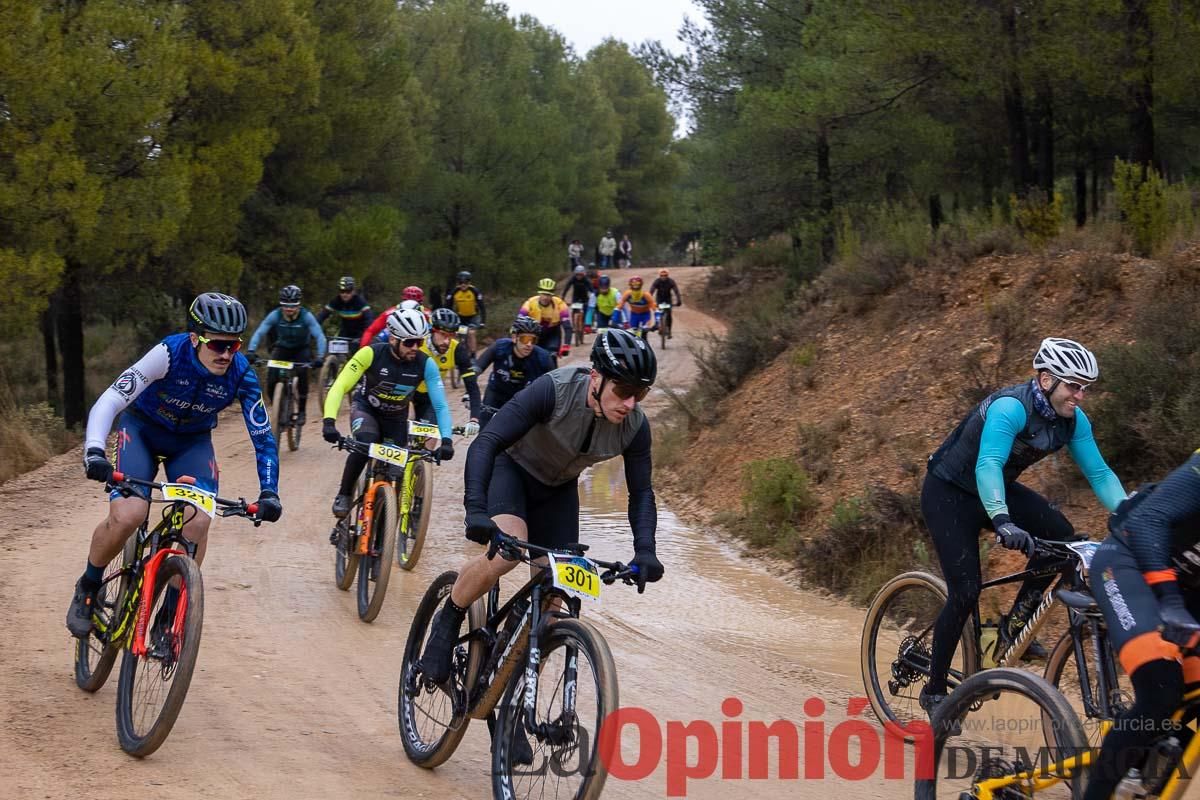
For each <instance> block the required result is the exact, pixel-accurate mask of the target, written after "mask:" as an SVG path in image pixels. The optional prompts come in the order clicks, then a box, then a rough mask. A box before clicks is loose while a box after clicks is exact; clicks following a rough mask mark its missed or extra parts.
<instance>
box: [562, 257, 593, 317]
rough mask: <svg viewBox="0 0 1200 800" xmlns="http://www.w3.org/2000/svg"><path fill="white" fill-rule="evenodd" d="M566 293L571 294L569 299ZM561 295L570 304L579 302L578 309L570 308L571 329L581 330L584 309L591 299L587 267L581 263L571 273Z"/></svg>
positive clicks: (590, 283) (590, 284)
mask: <svg viewBox="0 0 1200 800" xmlns="http://www.w3.org/2000/svg"><path fill="white" fill-rule="evenodd" d="M568 293H570V295H571V298H570V299H569V300H568V299H567V294H568ZM562 297H563V299H564V300H566V301H567V302H568V303H570V304H571V305H572V306H574V305H575V304H576V303H579V304H580V306H581V307H580V310H578V311H576V310H575V309H574V308H572V309H571V329H572V330H573V331H581V330H583V325H584V313H585V311H584V309H586V308H587V306H588V304H589V303H590V302H591V300H592V282H591V281H589V280H588V277H587V269H586V268H585V267H584V266H583V265H582V264H580V265H579V266H578V267H576V268H575V270H574V272H572V273H571V280H569V281H567V285H566V286H564V287H563V290H562Z"/></svg>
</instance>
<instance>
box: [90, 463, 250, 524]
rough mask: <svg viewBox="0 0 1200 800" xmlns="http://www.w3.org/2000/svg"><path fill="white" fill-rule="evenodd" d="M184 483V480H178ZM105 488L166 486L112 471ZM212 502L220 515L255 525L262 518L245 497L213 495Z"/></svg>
mask: <svg viewBox="0 0 1200 800" xmlns="http://www.w3.org/2000/svg"><path fill="white" fill-rule="evenodd" d="M180 483H186V481H180ZM104 485H105V488H107V489H108V490H109V491H112V490H114V489H121V488H123V487H124V488H129V487H133V486H144V487H146V488H147V489H158V490H159V491H162V488H163V487H164V486H166V484H165V483H159V482H158V481H144V480H142V479H141V478H134V477H131V476H129V475H126V474H125V473H123V472H117V471H115V470H114V471H113V474H112V477H111V478H110V479H109V480H108V481H106V482H105V484H104ZM213 502H214V503H215V504H216V505H217V509H216V513H217V516H220V517H245V518H246V519H248V520H251V521H252V522H253V523H254V525H255V526H256V527H257V526H258V525H260V524H262V520H261V519H259V517H258V503H247V502H246V498H244V497H239V498H238V499H237V500H226V499H225V498H224V497H217V496H216V495H214V496H213Z"/></svg>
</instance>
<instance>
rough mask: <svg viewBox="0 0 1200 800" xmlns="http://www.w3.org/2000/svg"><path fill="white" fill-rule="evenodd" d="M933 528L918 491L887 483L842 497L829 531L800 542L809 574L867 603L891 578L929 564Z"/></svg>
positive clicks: (811, 578) (802, 562)
mask: <svg viewBox="0 0 1200 800" xmlns="http://www.w3.org/2000/svg"><path fill="white" fill-rule="evenodd" d="M927 539H928V533H927V530H926V528H925V521H924V519H923V517H922V516H921V502H920V498H919V497H918V496H917V495H916V494H902V493H900V492H895V491H893V490H891V489H888V488H887V487H885V486H882V485H874V486H871V487H869V488H868V489H867V490H866V492H864V493H863V494H861V495H859V496H857V497H851V498H847V499H844V500H841V501H839V502H838V504H837V505H836V506H835V507H834V509H833V513H832V514H831V515H830V518H829V521H828V523H827V524H826V526H825V530H824V531H822V532H821V533H820V534H819V535H818V536H816V537H814V538H813V539H812V540H810V541H807V542H802V543H801V544H800V545H799V564H798V566H799V568H800V571H801V573H802V574H803V575H804V576H805V578H806V579H807V580H809V581H811V582H812V583H813V584H815V585H817V586H821V587H823V588H825V589H828V590H830V591H832V592H835V593H838V594H844V595H848V596H849V597H850V598H851V599H852V600H854V601H856V602H859V603H866V602H867V601H868V600H869V599H870V597H871V595H872V594H873V593H874V592H875V590H876V589H878V588H879V587H880V586H881V585H882V584H883V583H884V582H885V581H886V580H888V579H889V578H891V577H893V576H894V575H896V574H898V573H900V572H903V571H905V570H908V569H914V568H923V569H930V568H932V567H933V566H934V565H933V563H932V562H931V559H930V556H929V549H928V545H927Z"/></svg>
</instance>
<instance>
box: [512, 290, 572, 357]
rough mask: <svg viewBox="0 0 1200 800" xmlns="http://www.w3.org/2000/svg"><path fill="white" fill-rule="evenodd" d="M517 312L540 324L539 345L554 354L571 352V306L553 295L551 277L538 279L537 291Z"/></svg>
mask: <svg viewBox="0 0 1200 800" xmlns="http://www.w3.org/2000/svg"><path fill="white" fill-rule="evenodd" d="M519 314H520V315H521V316H526V317H530V318H531V319H534V320H536V321H537V322H539V323H540V324H541V326H542V327H541V333H540V334H539V335H538V345H539V346H540V347H542V348H544V349H546V350H549V351H550V353H551V355H554V356H566V355H567V354H568V353H570V352H571V308H570V306H568V305H567V304H566V303H564V302H563V301H562V298H560V297H556V296H555V294H554V279H553V278H542V279H541V280H540V281H538V293H537V294H535V295H534V296H533V297H531V298H529V299H528V300H526V301H525V303H524V305H522V306H521V310H520V312H519ZM564 333H565V334H566V335H565V336H564V335H563V334H564ZM557 364H558V361H557V358H556V360H555V365H556V366H557Z"/></svg>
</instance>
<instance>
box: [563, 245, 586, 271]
mask: <svg viewBox="0 0 1200 800" xmlns="http://www.w3.org/2000/svg"><path fill="white" fill-rule="evenodd" d="M567 258H569V259H570V260H571V269H575V268H576V267H578V266H580V265H581V264H583V242H581V241H579V240H578V239H572V240H571V243H570V244H569V245H567Z"/></svg>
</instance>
